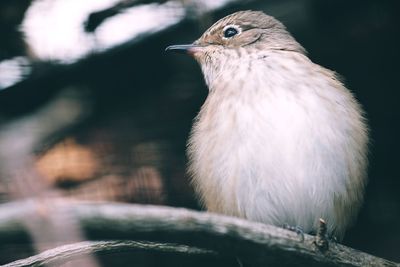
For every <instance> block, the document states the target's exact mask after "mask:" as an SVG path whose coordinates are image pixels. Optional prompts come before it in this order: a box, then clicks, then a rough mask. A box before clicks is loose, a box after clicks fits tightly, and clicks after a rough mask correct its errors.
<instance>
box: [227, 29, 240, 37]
mask: <svg viewBox="0 0 400 267" xmlns="http://www.w3.org/2000/svg"><path fill="white" fill-rule="evenodd" d="M238 33H239V31H238V30H237V29H235V28H233V27H229V28H226V29H225V31H224V37H225V38H231V37H233V36H235V35H236V34H238Z"/></svg>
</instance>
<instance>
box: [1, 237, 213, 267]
mask: <svg viewBox="0 0 400 267" xmlns="http://www.w3.org/2000/svg"><path fill="white" fill-rule="evenodd" d="M131 251H152V252H162V253H174V254H184V255H211V256H216V253H215V252H213V251H209V250H204V249H199V248H193V247H188V246H184V245H176V244H160V243H154V242H144V241H86V242H79V243H75V244H70V245H64V246H60V247H57V248H54V249H49V250H47V251H44V252H42V253H40V254H38V255H35V256H32V257H29V258H26V259H22V260H17V261H14V262H12V263H9V264H6V265H4V267H28V266H44V265H46V264H53V265H54V264H61V263H63V262H67V261H69V260H71V259H74V258H77V257H80V256H85V255H90V254H94V253H96V254H98V255H102V254H111V253H119V252H131Z"/></svg>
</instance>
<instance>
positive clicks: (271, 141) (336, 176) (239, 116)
mask: <svg viewBox="0 0 400 267" xmlns="http://www.w3.org/2000/svg"><path fill="white" fill-rule="evenodd" d="M221 64H222V65H221V68H220V69H217V70H215V69H213V70H211V69H210V70H208V69H207V68H208V67H207V65H206V64H203V66H202V67H203V72H204V75H205V77H206V80H207V83H208V85H209V87H210V93H209V96H208V98H207V100H206V102H205V103H204V105H203V107H202V109H201V111H200V113H199V115H198V118H197V120H196V122H195V124H194V126H193V129H192V135H191V137H190V140H189V149H188V155H189V158H190V169H189V170H190V173H191V175H192V177H193V183H194V185H195V188H196V190H197V192H198V193H199V196H200V198H201V200H202V201H203V203H204V204H205V206H206V207H207V209H208V210H210V211H213V212H218V213H224V214H227V215H234V216H239V217H243V218H247V219H250V220H254V221H259V222H264V223H269V224H275V225H279V226H280V225H283V224H285V223H287V224H289V225H293V226H300V227H302V228H303V230H304V231H305V232H312V231H314V230H316V227H317V222H318V219H319V218H323V219H325V220H326V221H327V223H328V232H329V233H330V234H334V235H336V236H338V237H339V238H340V237H341V236H342V235H343V233H344V230H345V229H346V227H347V225H348V224H349V222H351V220H352V219H353V217H354V216H355V215H356V211H357V210H358V208H359V205H360V202H361V200H362V191H363V187H364V186H363V185H364V180H365V169H366V159H365V158H366V153H367V148H366V146H367V128H366V126H365V124H364V119H363V117H362V112H361V110H360V107H359V105H358V104H357V102H356V101H355V100H354V98H353V96H352V95H351V93H350V92H349V91H348V90H347V89H346V88H344V87H343V85H342V84H341V83H340V82H339V81H338V80H336V79H335V77H334V75H333V74H332V73H331V72H330V71H328V70H326V69H323V68H321V67H319V66H317V65H315V64H313V63H312V62H310V61H309V60H308V59H307V58H306V57H305V56H304V55H301V54H299V53H293V52H283V51H282V52H281V51H279V52H271V53H264V54H263V55H260V56H259V57H257V58H254V57H253V58H250V57H249V58H248V59H247V60H244V59H243V58H241V60H240V62H235V61H227V62H223V63H221Z"/></svg>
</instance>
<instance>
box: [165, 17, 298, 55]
mask: <svg viewBox="0 0 400 267" xmlns="http://www.w3.org/2000/svg"><path fill="white" fill-rule="evenodd" d="M242 48H243V49H244V51H246V52H248V53H257V52H259V51H263V50H287V51H295V52H300V53H304V52H305V51H304V49H303V47H302V46H301V45H300V44H299V43H297V42H296V41H295V40H294V38H293V37H292V36H291V35H290V33H289V32H288V31H287V30H286V28H285V26H284V25H283V24H282V23H281V22H279V21H278V20H276V19H275V18H274V17H271V16H268V15H266V14H264V13H263V12H261V11H239V12H236V13H233V14H231V15H228V16H226V17H224V18H222V19H220V20H219V21H217V22H216V23H214V25H212V26H211V27H210V28H209V29H208V30H206V31H205V32H204V33H203V35H202V36H201V37H200V38H199V39H197V40H196V41H195V42H193V43H192V44H187V45H171V46H169V47H167V48H166V50H167V51H176V52H184V53H188V54H190V55H193V56H194V57H195V58H196V59H197V60H198V61H199V62H200V63H204V61H205V60H206V58H211V59H212V58H213V57H214V56H218V55H219V54H229V57H234V56H240V53H230V52H231V51H235V50H236V51H238V50H243V49H242ZM226 51H228V53H225V52H226Z"/></svg>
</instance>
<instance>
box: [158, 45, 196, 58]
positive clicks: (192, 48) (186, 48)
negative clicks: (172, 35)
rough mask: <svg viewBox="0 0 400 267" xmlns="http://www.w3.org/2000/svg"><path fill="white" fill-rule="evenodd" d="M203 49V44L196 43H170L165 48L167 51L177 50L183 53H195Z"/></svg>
mask: <svg viewBox="0 0 400 267" xmlns="http://www.w3.org/2000/svg"><path fill="white" fill-rule="evenodd" d="M199 49H201V46H199V45H195V44H183V45H170V46H168V47H167V48H165V51H166V52H176V53H181V54H190V55H192V54H194V53H196V52H197V51H199Z"/></svg>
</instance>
